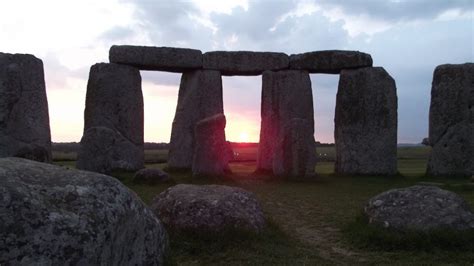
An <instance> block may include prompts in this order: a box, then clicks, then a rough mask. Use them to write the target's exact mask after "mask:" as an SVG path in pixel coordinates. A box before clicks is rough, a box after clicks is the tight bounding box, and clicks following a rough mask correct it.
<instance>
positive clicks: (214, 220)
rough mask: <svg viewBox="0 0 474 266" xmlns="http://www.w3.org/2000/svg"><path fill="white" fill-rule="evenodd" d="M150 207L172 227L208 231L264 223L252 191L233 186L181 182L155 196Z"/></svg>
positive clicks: (249, 228)
mask: <svg viewBox="0 0 474 266" xmlns="http://www.w3.org/2000/svg"><path fill="white" fill-rule="evenodd" d="M151 208H152V210H153V211H154V212H155V214H156V215H157V216H158V217H159V218H160V220H161V221H162V222H163V223H164V224H165V225H166V226H167V227H168V228H169V229H171V230H174V231H183V232H193V233H211V234H219V233H223V232H227V231H228V230H237V231H250V232H260V231H261V230H262V229H263V227H264V225H265V218H264V216H263V212H262V208H261V207H260V204H259V202H258V201H257V199H256V197H255V195H254V194H253V193H251V192H248V191H246V190H243V189H241V188H236V187H229V186H219V185H208V186H198V185H187V184H186V185H185V184H180V185H176V186H174V187H171V188H168V189H167V190H165V191H164V192H162V193H161V194H159V195H158V196H156V197H155V198H154V199H153V201H152V203H151Z"/></svg>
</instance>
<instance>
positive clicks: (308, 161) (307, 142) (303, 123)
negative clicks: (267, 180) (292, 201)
mask: <svg viewBox="0 0 474 266" xmlns="http://www.w3.org/2000/svg"><path fill="white" fill-rule="evenodd" d="M315 167H316V145H315V142H314V124H313V122H312V121H310V120H307V119H301V118H293V119H291V120H290V121H289V123H287V124H286V125H285V126H284V127H283V129H282V130H281V132H280V136H279V138H278V141H277V143H276V148H275V151H274V158H273V174H274V175H276V176H286V177H293V178H298V177H312V176H314V168H315Z"/></svg>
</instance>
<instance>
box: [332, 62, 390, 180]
mask: <svg viewBox="0 0 474 266" xmlns="http://www.w3.org/2000/svg"><path fill="white" fill-rule="evenodd" d="M334 136H335V143H336V169H335V170H336V173H339V174H369V175H394V174H396V173H397V92H396V87H395V81H394V80H393V78H392V77H390V75H389V74H388V73H387V72H386V71H385V70H384V69H383V68H381V67H374V68H361V69H356V70H343V71H342V72H341V76H340V79H339V88H338V92H337V98H336V115H335V132H334Z"/></svg>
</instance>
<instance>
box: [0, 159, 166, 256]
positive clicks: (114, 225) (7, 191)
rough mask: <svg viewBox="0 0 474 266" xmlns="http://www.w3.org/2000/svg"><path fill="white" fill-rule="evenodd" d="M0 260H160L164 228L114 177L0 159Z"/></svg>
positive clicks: (164, 243)
mask: <svg viewBox="0 0 474 266" xmlns="http://www.w3.org/2000/svg"><path fill="white" fill-rule="evenodd" d="M0 195H1V196H0V214H1V215H0V224H1V226H0V251H1V252H0V264H2V265H163V263H164V256H165V252H166V249H167V247H168V240H167V234H166V231H165V229H164V227H163V225H162V224H161V222H160V221H159V220H158V219H157V217H156V216H155V215H154V214H153V212H152V211H151V210H150V209H148V208H147V207H146V205H145V204H144V203H143V202H142V201H141V200H140V199H139V198H138V197H137V196H136V194H135V193H133V192H132V191H130V190H129V189H128V188H127V187H125V186H124V185H122V184H121V183H120V182H119V181H118V180H116V179H115V178H112V177H109V176H105V175H102V174H95V173H92V172H86V171H79V170H73V169H69V168H64V167H59V166H54V165H50V164H44V163H38V162H34V161H29V160H25V159H19V158H4V159H0Z"/></svg>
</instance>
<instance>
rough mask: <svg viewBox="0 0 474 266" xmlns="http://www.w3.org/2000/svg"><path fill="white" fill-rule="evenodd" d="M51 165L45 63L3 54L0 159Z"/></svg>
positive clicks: (26, 57) (0, 104) (17, 55)
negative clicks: (10, 158) (23, 160)
mask: <svg viewBox="0 0 474 266" xmlns="http://www.w3.org/2000/svg"><path fill="white" fill-rule="evenodd" d="M8 156H16V157H23V158H28V159H32V160H36V161H41V162H50V161H51V133H50V129H49V114H48V100H47V98H46V87H45V82H44V73H43V62H42V61H41V60H40V59H38V58H36V57H34V56H33V55H28V54H5V53H0V157H8Z"/></svg>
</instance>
